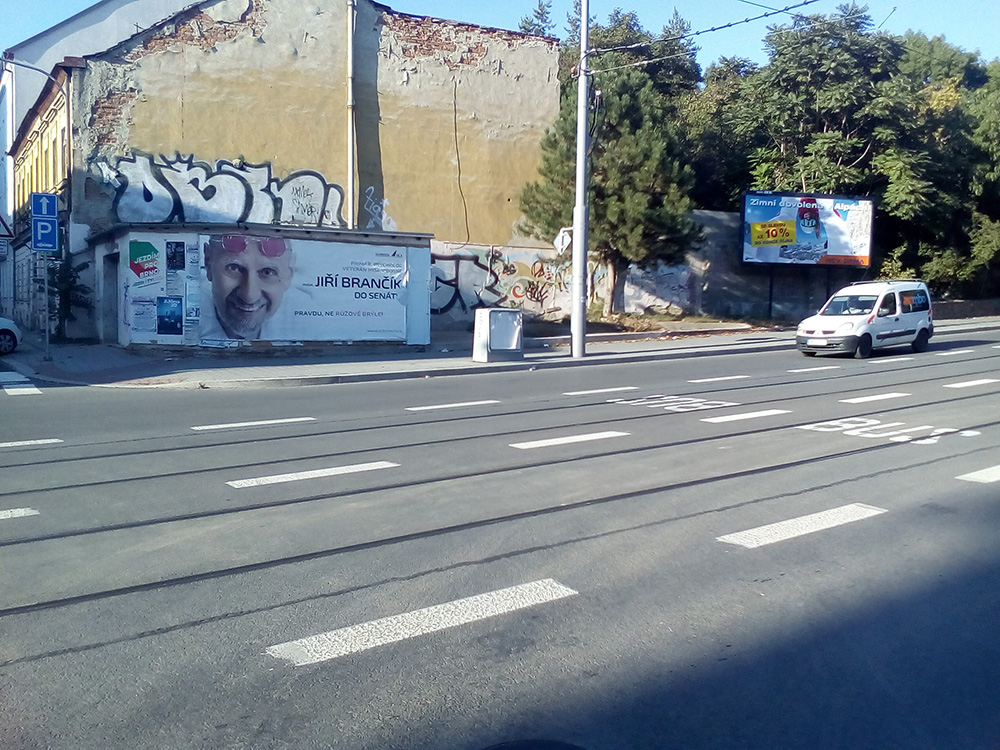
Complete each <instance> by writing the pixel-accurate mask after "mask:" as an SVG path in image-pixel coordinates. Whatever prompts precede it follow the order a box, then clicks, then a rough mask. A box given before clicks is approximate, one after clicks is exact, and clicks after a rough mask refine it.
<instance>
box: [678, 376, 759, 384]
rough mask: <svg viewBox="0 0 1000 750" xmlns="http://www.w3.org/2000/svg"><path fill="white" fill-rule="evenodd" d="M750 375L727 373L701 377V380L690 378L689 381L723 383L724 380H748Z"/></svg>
mask: <svg viewBox="0 0 1000 750" xmlns="http://www.w3.org/2000/svg"><path fill="white" fill-rule="evenodd" d="M749 377H750V376H749V375H727V376H725V377H720V378H701V379H699V380H689V381H688V382H689V383H721V382H722V381H723V380H746V379H747V378H749Z"/></svg>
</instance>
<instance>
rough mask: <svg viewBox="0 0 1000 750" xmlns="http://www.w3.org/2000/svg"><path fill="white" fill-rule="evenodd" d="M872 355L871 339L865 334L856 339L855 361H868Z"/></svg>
mask: <svg viewBox="0 0 1000 750" xmlns="http://www.w3.org/2000/svg"><path fill="white" fill-rule="evenodd" d="M871 353H872V337H871V336H869V335H868V334H867V333H866V334H865V335H864V336H862V337H861V338H860V339H858V348H857V349H855V350H854V358H855V359H868V357H869V356H871Z"/></svg>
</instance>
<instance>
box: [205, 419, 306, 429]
mask: <svg viewBox="0 0 1000 750" xmlns="http://www.w3.org/2000/svg"><path fill="white" fill-rule="evenodd" d="M315 421H316V417H290V418H288V419H261V420H258V421H257V422H230V423H228V424H200V425H197V426H195V427H192V428H191V429H192V430H231V429H236V428H238V427H264V426H266V425H272V424H295V423H296V422H315Z"/></svg>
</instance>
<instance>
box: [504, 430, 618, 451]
mask: <svg viewBox="0 0 1000 750" xmlns="http://www.w3.org/2000/svg"><path fill="white" fill-rule="evenodd" d="M628 435H629V433H627V432H614V431H609V432H591V433H588V434H586V435H569V436H568V437H561V438H549V439H548V440H530V441H528V442H526V443H511V444H510V447H511V448H517V449H518V450H531V449H532V448H549V447H551V446H553V445H569V444H570V443H586V442H589V441H591V440H606V439H607V438H616V437H626V436H628Z"/></svg>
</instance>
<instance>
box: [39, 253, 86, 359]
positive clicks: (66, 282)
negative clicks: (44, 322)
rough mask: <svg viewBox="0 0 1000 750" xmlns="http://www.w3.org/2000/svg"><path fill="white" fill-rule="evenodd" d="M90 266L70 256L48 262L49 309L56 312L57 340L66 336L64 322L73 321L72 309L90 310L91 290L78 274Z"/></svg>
mask: <svg viewBox="0 0 1000 750" xmlns="http://www.w3.org/2000/svg"><path fill="white" fill-rule="evenodd" d="M89 267H90V263H87V262H84V263H76V264H74V263H73V259H72V258H70V257H68V256H67V257H64V258H61V259H60V260H58V261H56V262H54V263H50V264H49V266H48V276H49V309H50V310H53V311H54V312H55V313H56V319H57V324H56V332H55V338H56V340H57V341H60V340H64V339H65V338H66V323H68V322H75V321H76V315H75V314H74V313H73V310H75V309H77V310H86V311H88V312H89V311H91V310H93V309H94V303H93V301H92V296H91V295H92V294H93V290H92V289H91V288H90V287H89V286H87V285H86V284H84V283H83V282H82V281H81V280H80V275H81V274H82V273H83V272H84V271H86V270H87V269H88V268H89Z"/></svg>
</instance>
